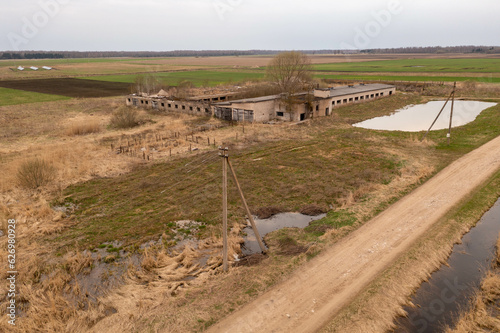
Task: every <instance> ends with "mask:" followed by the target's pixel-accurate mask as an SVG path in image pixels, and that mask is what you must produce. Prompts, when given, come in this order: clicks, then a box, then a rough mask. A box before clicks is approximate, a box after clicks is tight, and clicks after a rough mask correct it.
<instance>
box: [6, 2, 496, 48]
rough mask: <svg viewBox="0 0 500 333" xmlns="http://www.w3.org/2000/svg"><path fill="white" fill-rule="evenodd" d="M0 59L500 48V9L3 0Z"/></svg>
mask: <svg viewBox="0 0 500 333" xmlns="http://www.w3.org/2000/svg"><path fill="white" fill-rule="evenodd" d="M0 13H1V14H0V15H1V16H0V18H1V19H0V31H1V32H2V36H1V40H0V51H6V50H60V51H62V50H69V51H169V50H217V49H225V50H228V49H230V50H235V49H236V50H249V49H271V50H284V49H288V50H291V49H300V50H308V49H309V50H311V49H364V48H392V47H405V46H456V45H495V46H498V45H500V40H499V39H500V20H499V19H498V14H499V13H500V1H499V0H475V1H465V0H345V1H334V0H309V1H304V0H286V1H285V0H275V1H273V0H141V1H139V0H0Z"/></svg>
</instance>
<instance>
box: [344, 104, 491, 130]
mask: <svg viewBox="0 0 500 333" xmlns="http://www.w3.org/2000/svg"><path fill="white" fill-rule="evenodd" d="M444 103H445V101H434V102H429V103H427V104H419V105H410V106H406V107H404V108H403V109H400V110H396V111H395V112H394V113H393V114H392V115H390V116H384V117H377V118H373V119H369V120H366V121H363V122H360V123H357V124H354V125H353V126H355V127H362V128H367V129H375V130H387V131H406V132H419V131H426V130H428V129H429V127H430V126H431V124H432V122H433V121H434V119H436V117H437V115H438V113H439V111H440V110H441V108H442V107H443V105H444ZM495 105H496V103H486V102H475V101H455V105H454V108H453V127H457V126H463V125H465V124H468V123H470V122H472V121H474V119H476V117H477V116H478V115H479V114H480V113H481V112H482V111H483V110H485V109H487V108H490V107H492V106H495ZM450 113H451V101H450V102H448V104H447V105H446V108H445V109H444V110H443V113H441V115H440V116H439V119H438V120H437V122H436V124H435V125H434V126H433V127H432V129H433V130H439V129H445V128H448V127H449V124H450Z"/></svg>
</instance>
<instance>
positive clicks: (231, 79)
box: [80, 70, 265, 87]
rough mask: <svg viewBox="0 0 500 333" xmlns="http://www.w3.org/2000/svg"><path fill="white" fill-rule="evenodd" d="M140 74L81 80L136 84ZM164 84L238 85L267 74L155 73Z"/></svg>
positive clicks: (234, 72) (224, 72) (220, 72)
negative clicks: (186, 82) (188, 82)
mask: <svg viewBox="0 0 500 333" xmlns="http://www.w3.org/2000/svg"><path fill="white" fill-rule="evenodd" d="M138 75H139V74H126V75H103V76H87V77H80V79H87V80H97V81H108V82H124V83H134V81H135V79H136V77H137V76H138ZM154 75H155V76H156V77H158V78H159V79H160V80H161V81H162V82H164V83H165V84H168V85H177V84H178V83H179V82H181V81H191V82H192V83H193V84H194V85H195V86H197V87H199V86H216V85H218V84H224V83H238V82H244V81H249V80H259V79H262V78H264V76H265V73H264V72H261V71H255V72H236V71H203V70H201V71H182V72H167V73H154Z"/></svg>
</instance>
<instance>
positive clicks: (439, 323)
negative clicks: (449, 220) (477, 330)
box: [394, 199, 500, 333]
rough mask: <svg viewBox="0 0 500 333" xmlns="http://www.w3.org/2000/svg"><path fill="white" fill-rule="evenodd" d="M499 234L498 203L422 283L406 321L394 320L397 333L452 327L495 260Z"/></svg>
mask: <svg viewBox="0 0 500 333" xmlns="http://www.w3.org/2000/svg"><path fill="white" fill-rule="evenodd" d="M499 232H500V199H498V201H497V202H496V204H495V205H494V206H493V207H492V208H491V209H490V210H489V211H488V212H486V213H485V214H484V215H483V217H482V218H481V220H480V221H479V222H478V223H477V225H476V226H475V227H474V228H472V229H471V230H470V231H469V233H467V234H466V235H465V236H464V237H463V238H462V243H461V244H457V245H455V246H454V247H453V252H452V254H451V256H450V257H449V258H448V261H447V263H446V265H443V266H442V267H441V268H440V269H439V270H438V271H436V272H434V273H433V274H432V275H431V278H430V279H429V281H427V282H424V283H422V285H421V286H420V288H419V289H418V290H417V292H416V293H415V295H414V296H413V298H412V299H411V302H412V303H413V304H415V306H416V307H405V311H406V312H408V316H407V317H404V318H403V317H400V318H399V319H397V320H396V323H395V324H396V326H397V328H396V329H395V330H394V332H397V333H407V332H409V333H413V332H417V333H427V332H429V333H432V332H443V331H444V327H445V326H447V325H448V326H452V327H453V324H454V323H455V321H456V318H457V316H458V315H459V312H460V310H463V309H467V307H468V305H469V301H470V299H471V297H472V296H473V295H474V292H475V290H477V289H478V288H479V287H480V283H481V280H482V278H483V276H484V274H485V273H486V272H487V271H488V269H489V268H490V267H491V264H492V262H493V260H494V258H495V253H496V251H495V245H496V241H497V238H498V235H499Z"/></svg>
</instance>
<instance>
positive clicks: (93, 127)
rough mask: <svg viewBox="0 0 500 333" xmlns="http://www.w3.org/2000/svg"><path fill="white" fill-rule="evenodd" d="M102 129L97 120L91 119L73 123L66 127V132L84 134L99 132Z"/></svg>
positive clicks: (72, 134)
mask: <svg viewBox="0 0 500 333" xmlns="http://www.w3.org/2000/svg"><path fill="white" fill-rule="evenodd" d="M101 130H102V128H101V125H100V124H99V122H97V121H95V120H93V121H90V122H89V121H81V122H79V123H73V124H71V125H70V126H69V127H68V128H67V129H66V134H67V135H69V136H74V135H85V134H92V133H99V132H100V131H101Z"/></svg>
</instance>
